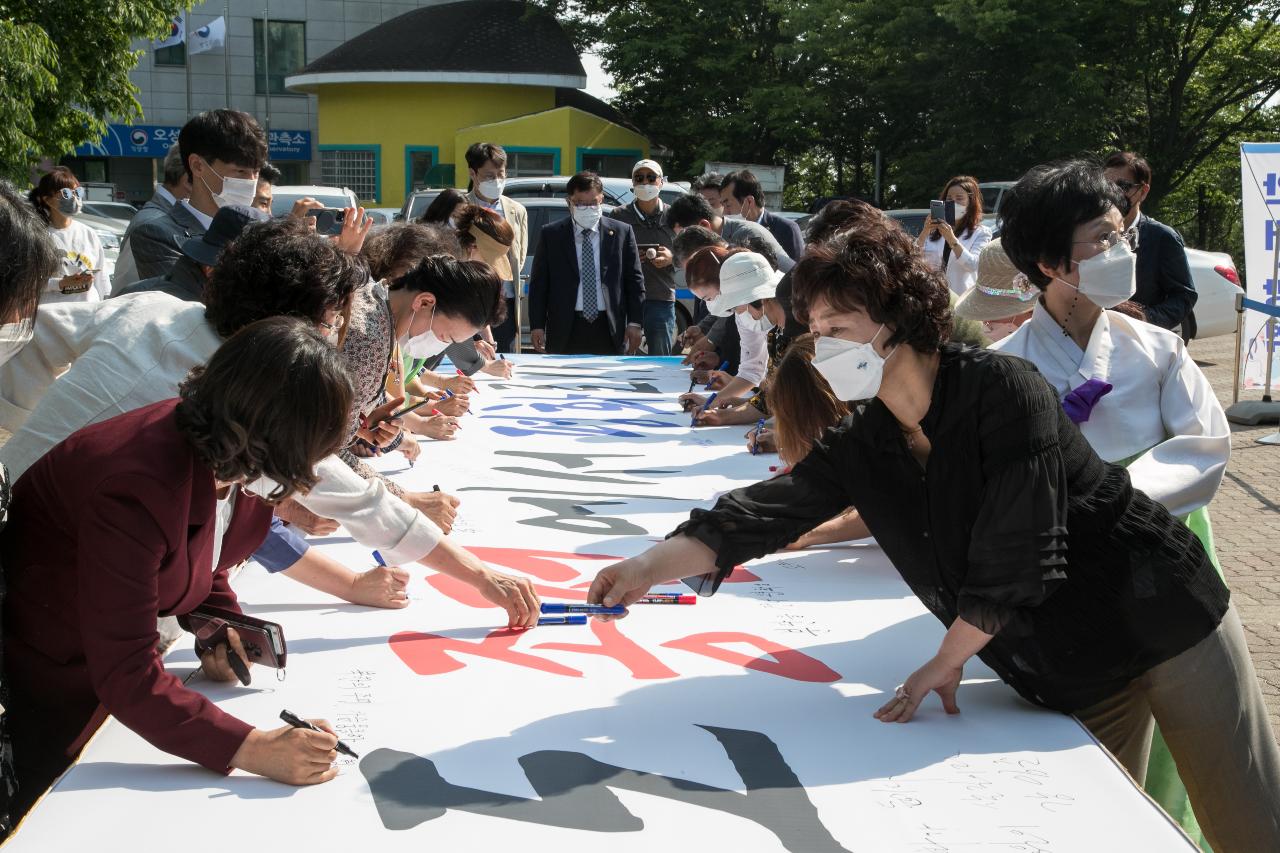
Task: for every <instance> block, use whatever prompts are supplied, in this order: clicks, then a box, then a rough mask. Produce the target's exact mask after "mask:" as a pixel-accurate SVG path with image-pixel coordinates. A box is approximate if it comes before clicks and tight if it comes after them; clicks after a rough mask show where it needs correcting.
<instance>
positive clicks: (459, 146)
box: [454, 107, 649, 187]
mask: <svg viewBox="0 0 1280 853" xmlns="http://www.w3.org/2000/svg"><path fill="white" fill-rule="evenodd" d="M473 142H496V143H498V144H499V145H501V146H503V147H505V148H546V149H554V150H555V151H558V152H559V155H560V160H559V162H560V174H562V175H572V174H573V173H574V172H576V171H577V170H578V162H577V156H578V149H579V148H602V149H609V150H611V151H617V150H629V151H639V152H640V156H642V157H648V156H649V140H648V139H645V138H644V137H643V136H641V135H640V134H638V133H636V132H634V131H631V130H628V129H627V128H625V127H622V126H621V125H616V124H614V123H612V122H609V121H606V120H604V119H602V118H600V117H598V116H594V115H591V114H590V113H587V112H583V111H582V110H579V109H574V108H572V107H560V108H559V109H554V110H549V111H547V112H544V113H538V114H537V115H531V116H522V117H520V118H514V119H509V120H507V121H500V122H494V123H493V124H486V125H480V126H478V127H466V128H463V129H462V130H459V131H458V135H457V137H456V138H455V140H454V150H455V151H457V152H458V168H457V170H456V172H455V173H454V177H455V179H456V181H457V184H458V186H459V187H465V186H466V185H467V167H466V164H465V163H464V162H463V161H462V153H463V152H465V151H466V150H467V146H469V145H471V144H472V143H473Z"/></svg>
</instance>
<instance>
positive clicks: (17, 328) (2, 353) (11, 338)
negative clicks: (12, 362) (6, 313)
mask: <svg viewBox="0 0 1280 853" xmlns="http://www.w3.org/2000/svg"><path fill="white" fill-rule="evenodd" d="M35 333H36V330H35V327H34V326H33V325H31V324H30V323H6V324H4V325H3V326H0V364H4V363H5V362H6V361H8V360H9V359H11V358H13V357H14V356H15V355H17V354H18V353H19V352H20V351H21V350H22V348H23V347H25V346H26V345H27V344H28V343H30V342H31V339H32V338H33V337H34V336H35Z"/></svg>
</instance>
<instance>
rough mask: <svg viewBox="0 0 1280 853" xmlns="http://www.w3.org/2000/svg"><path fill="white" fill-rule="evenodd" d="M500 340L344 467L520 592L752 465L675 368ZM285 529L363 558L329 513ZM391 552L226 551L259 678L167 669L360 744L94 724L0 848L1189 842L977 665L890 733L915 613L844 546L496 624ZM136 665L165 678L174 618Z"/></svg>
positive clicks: (763, 465) (762, 469)
mask: <svg viewBox="0 0 1280 853" xmlns="http://www.w3.org/2000/svg"><path fill="white" fill-rule="evenodd" d="M512 361H514V362H516V363H517V364H518V365H519V369H518V370H517V372H516V374H515V376H514V377H513V378H512V379H510V380H494V379H482V380H481V381H480V389H479V392H478V393H476V394H473V395H472V396H471V407H472V411H473V413H474V414H473V416H471V417H466V418H464V419H463V421H462V423H463V428H462V430H461V431H460V432H459V438H458V440H457V441H454V442H449V443H444V442H430V441H423V442H422V455H421V458H419V459H418V461H417V464H416V466H415V467H412V468H410V467H408V466H407V465H406V463H405V462H404V457H403V456H401V455H399V454H393V455H391V456H388V457H384V458H382V459H378V460H376V463H375V464H376V465H377V467H379V468H380V469H382V470H383V471H384V472H386V473H387V474H389V475H391V476H393V477H394V478H395V480H396V481H397V482H399V483H401V484H402V485H404V486H405V487H406V488H409V489H414V490H429V489H431V488H432V486H434V485H436V484H438V485H439V486H440V487H441V488H442V489H444V490H445V491H446V492H451V493H453V494H456V495H458V496H459V497H460V498H461V499H462V505H461V507H460V508H459V517H458V523H457V525H456V526H455V528H454V532H453V534H452V538H453V539H454V540H455V541H457V542H458V543H459V544H461V545H463V546H465V547H467V548H470V549H471V550H472V551H474V552H475V553H476V554H477V555H478V556H479V557H480V558H481V559H483V560H485V561H486V562H488V563H489V564H490V565H492V566H494V567H495V568H497V569H500V570H503V571H507V572H512V573H516V574H521V575H525V576H528V577H529V578H531V579H532V580H533V582H534V583H535V585H536V587H537V589H538V592H539V594H540V595H541V596H542V598H543V599H544V600H547V601H561V602H582V601H583V600H584V599H585V597H586V589H587V586H588V585H589V583H590V581H591V579H592V578H593V577H594V576H595V575H596V573H597V572H598V571H599V570H600V569H601V568H602V567H604V566H607V565H609V564H610V563H612V562H614V561H615V560H617V559H619V558H623V557H628V556H633V555H635V554H637V553H639V552H640V551H642V550H644V549H646V548H648V547H649V546H650V545H652V544H653V542H654V541H656V540H658V539H660V538H661V537H662V536H664V535H665V534H666V533H667V532H669V531H670V530H671V529H672V528H673V527H675V526H676V524H678V523H679V522H680V521H682V520H683V519H685V518H687V517H688V513H689V510H690V509H691V508H693V507H707V506H710V505H711V503H712V501H713V500H714V495H715V494H717V493H719V492H723V491H725V490H727V489H731V488H734V487H736V486H739V485H742V484H746V483H750V482H753V481H755V480H757V479H759V478H762V477H768V476H770V472H769V466H770V465H776V464H777V457H776V456H764V455H762V456H751V455H749V454H747V453H746V452H745V445H744V439H743V437H742V434H743V433H744V432H745V431H746V429H747V428H746V427H740V426H739V427H714V428H700V429H697V430H692V429H690V427H689V415H688V414H687V413H685V412H682V411H681V410H680V407H679V405H678V404H677V402H676V398H677V397H678V395H679V394H680V392H682V391H684V390H685V389H686V388H687V386H688V372H687V371H685V370H681V369H679V368H678V367H677V366H676V365H677V362H678V359H660V358H634V359H622V358H601V357H597V358H591V357H574V358H556V357H536V356H515V357H512ZM317 547H320V548H322V549H323V550H324V552H325V553H327V554H329V555H330V556H332V557H334V558H335V559H338V560H340V561H341V562H343V563H345V564H346V565H348V566H350V567H351V568H352V569H356V570H365V569H368V568H369V567H370V566H371V565H372V560H371V559H370V553H369V551H368V549H366V548H362V547H361V546H359V545H358V544H356V543H355V542H352V541H351V540H350V539H349V538H346V537H345V536H343V535H341V534H339V535H335V536H331V537H328V538H326V539H323V540H319V544H318V545H317ZM406 568H408V569H409V570H410V573H411V574H412V576H413V580H412V582H411V584H410V587H409V592H410V595H411V599H412V600H411V602H410V605H409V606H408V607H407V608H405V609H403V610H370V609H366V608H360V607H355V606H352V605H348V604H342V603H339V602H336V601H335V600H334V599H333V598H331V597H329V596H326V595H324V594H322V593H320V592H318V591H316V590H314V589H311V588H309V587H304V586H302V585H300V584H298V583H295V582H294V581H292V580H289V579H287V578H284V577H279V576H274V577H273V576H269V575H267V574H265V573H264V572H263V571H262V570H261V569H259V568H258V567H257V566H250V567H249V568H247V569H246V570H245V571H244V572H243V573H242V574H241V576H240V577H238V578H237V579H236V583H235V587H236V590H237V593H238V595H239V597H240V601H241V604H242V606H243V607H244V609H245V610H246V611H247V612H250V613H252V614H254V615H257V616H260V617H263V618H266V619H271V620H274V621H278V622H280V623H281V624H282V625H283V626H284V628H285V631H286V633H287V637H288V646H289V667H288V676H287V678H286V679H285V680H283V681H278V680H277V679H276V677H275V675H274V673H272V672H271V671H270V670H267V671H263V670H262V668H261V667H255V668H254V671H253V683H252V685H250V686H249V687H241V686H240V685H239V684H233V685H214V684H210V683H209V682H207V681H204V680H203V679H201V678H199V677H196V678H194V679H192V681H191V686H192V687H194V688H195V689H197V690H199V691H200V692H202V693H204V694H206V695H208V696H209V697H210V698H212V699H213V700H215V701H216V702H217V703H218V705H219V707H221V708H222V709H223V710H225V711H227V712H228V713H231V714H235V715H236V716H238V717H240V718H241V719H243V720H245V721H247V722H249V723H251V724H252V725H255V726H257V727H259V728H264V729H272V728H275V727H278V726H279V725H280V721H279V714H280V712H281V710H282V709H288V710H290V711H292V712H294V713H296V714H299V715H301V716H303V717H325V718H327V719H328V720H329V721H330V722H331V723H333V725H334V727H335V728H336V729H337V731H338V732H339V734H340V735H341V737H342V738H343V739H344V740H345V741H346V742H348V743H349V744H350V746H351V747H353V748H354V750H355V751H356V752H358V753H359V754H360V757H359V759H358V760H357V759H353V758H346V757H341V758H340V762H341V773H340V775H339V776H338V778H337V779H335V780H334V781H332V782H329V783H326V784H323V785H318V786H315V787H309V788H291V787H288V786H286V785H281V784H277V783H275V782H270V781H267V780H265V779H260V778H255V777H252V776H248V775H246V774H244V773H240V772H235V773H232V774H231V775H230V776H226V777H224V776H220V775H218V774H216V773H210V772H209V771H207V770H203V769H201V768H198V767H195V766H192V765H190V764H188V763H186V762H184V761H182V760H180V759H177V758H174V757H173V756H170V755H166V754H165V753H163V752H160V751H159V750H157V749H155V748H154V747H152V746H150V745H149V744H148V743H146V742H145V741H143V740H142V739H141V738H139V737H138V736H137V735H135V734H133V733H132V732H131V731H129V730H128V729H126V728H125V727H123V726H121V725H119V724H118V723H115V722H114V721H111V722H108V723H107V725H106V726H105V727H104V728H103V730H102V731H101V732H100V733H99V734H98V736H97V737H96V738H95V739H94V740H93V741H92V742H91V743H90V744H89V746H88V747H87V748H86V750H85V752H84V753H83V755H82V756H81V758H80V760H79V761H78V763H77V764H76V765H75V766H74V767H73V768H72V769H71V770H70V771H69V772H68V773H67V774H66V775H65V776H64V777H63V778H62V779H61V780H60V781H59V783H58V785H57V787H56V788H55V789H54V791H53V792H52V793H51V794H50V795H49V796H47V797H46V798H45V799H44V801H43V802H42V803H41V804H40V805H39V806H38V807H37V808H36V809H35V811H34V812H33V813H32V814H31V816H30V817H29V818H28V819H27V821H26V822H25V823H24V824H23V825H22V826H21V827H19V829H18V830H17V833H16V835H15V836H14V837H13V838H12V839H11V840H10V842H9V844H8V846H7V847H6V849H5V853H23V851H41V853H48V851H55V850H58V851H61V850H78V849H85V850H88V849H92V850H94V851H95V853H115V851H120V853H125V851H128V853H133V851H136V850H139V849H148V848H149V845H150V844H152V843H155V844H156V845H158V846H167V847H173V846H175V845H177V846H179V847H180V848H181V849H182V850H183V851H184V853H225V850H226V849H227V846H228V842H229V839H231V836H232V835H234V836H235V838H236V839H241V840H245V841H248V842H250V843H251V844H252V846H254V847H257V848H259V849H261V850H270V851H301V850H315V851H341V850H370V851H373V850H377V851H405V853H410V851H412V853H420V851H425V850H436V851H447V853H488V851H494V850H519V851H522V853H525V852H526V851H528V853H533V851H554V853H565V851H585V850H607V851H609V853H653V851H671V853H676V851H688V850H700V851H713V850H729V851H750V853H759V851H783V850H786V851H793V853H840V851H876V853H886V851H906V852H907V853H942V852H943V851H948V850H950V851H984V850H1009V851H1013V850H1023V851H1044V852H1045V853H1052V851H1069V850H1089V851H1097V853H1102V851H1132V850H1143V851H1155V850H1159V851H1169V850H1181V851H1186V853H1192V851H1193V850H1194V848H1193V846H1192V845H1191V844H1190V842H1189V841H1187V840H1186V837H1185V836H1184V835H1182V834H1181V833H1180V831H1179V830H1178V829H1176V828H1175V827H1174V826H1173V825H1172V824H1171V823H1170V822H1169V821H1168V819H1167V818H1166V817H1165V816H1164V814H1163V813H1162V812H1161V811H1160V810H1159V808H1158V807H1156V806H1155V805H1154V804H1153V803H1152V802H1151V801H1150V800H1148V799H1147V798H1146V797H1145V796H1144V795H1143V794H1142V792H1140V791H1139V790H1137V789H1136V788H1135V786H1134V784H1133V782H1132V781H1131V780H1130V779H1129V777H1128V776H1127V775H1126V774H1125V773H1124V771H1123V770H1121V769H1120V768H1119V767H1118V766H1117V765H1116V764H1115V762H1114V761H1113V760H1112V759H1111V758H1110V757H1109V756H1108V755H1107V754H1106V753H1105V752H1104V751H1103V750H1102V749H1101V748H1099V747H1098V746H1097V745H1096V743H1095V742H1094V741H1093V740H1092V739H1091V738H1090V736H1089V735H1088V733H1087V732H1086V731H1085V730H1084V729H1083V728H1082V727H1081V726H1080V725H1079V724H1078V723H1076V722H1075V721H1074V720H1073V719H1072V718H1070V717H1067V716H1064V715H1062V714H1057V713H1052V712H1049V711H1045V710H1042V709H1038V708H1034V707H1032V706H1031V705H1029V704H1027V703H1026V702H1024V701H1022V700H1020V699H1019V698H1018V697H1017V696H1016V695H1015V694H1014V692H1013V691H1012V690H1011V689H1009V688H1008V687H1006V686H1004V685H1003V684H1001V683H1000V682H999V681H998V680H996V678H995V677H994V675H993V673H992V672H991V671H990V670H989V669H988V668H987V667H985V666H983V665H982V664H981V663H980V662H979V661H978V660H977V659H974V660H973V661H972V662H971V663H970V664H969V665H968V666H967V667H966V669H965V676H966V680H965V682H964V685H963V686H962V687H961V689H960V691H959V694H958V703H959V706H960V708H961V709H962V711H963V713H961V714H959V715H955V716H949V715H947V714H946V713H944V712H943V710H942V707H941V704H940V703H939V702H938V700H937V699H936V698H930V699H929V700H927V701H926V702H925V703H924V704H923V705H922V706H921V710H920V712H919V714H918V716H917V717H916V719H914V720H913V721H912V722H910V723H908V724H906V725H899V724H885V723H881V722H878V721H877V720H875V719H874V718H873V717H872V712H873V711H874V710H875V709H876V708H877V707H879V706H880V705H881V704H883V703H884V702H885V701H886V698H887V697H889V696H892V695H893V690H894V688H895V687H896V686H897V685H898V684H899V683H901V682H902V680H903V679H904V678H906V676H907V675H909V674H910V673H911V672H913V671H914V670H915V669H916V668H917V667H919V666H920V664H921V663H923V662H924V661H926V660H928V659H929V658H930V657H932V656H933V654H934V653H935V652H936V651H937V649H938V644H939V642H940V641H941V639H942V637H943V633H944V630H943V627H942V625H941V624H940V623H939V622H938V620H937V619H935V618H934V617H933V616H932V615H930V614H929V613H928V612H927V611H926V610H925V608H924V607H923V606H922V605H921V604H920V602H919V600H918V599H917V598H916V597H915V596H914V595H912V594H911V591H910V590H909V589H908V588H907V586H906V585H905V584H904V583H903V582H902V580H901V578H900V576H899V575H898V573H897V572H896V571H895V570H894V569H893V568H892V567H891V566H890V565H889V564H888V562H887V560H886V559H885V557H884V555H883V553H882V552H881V551H880V549H879V548H878V547H876V545H875V544H874V543H872V542H861V543H851V544H847V545H843V546H837V547H831V548H824V549H819V550H812V551H804V552H786V553H782V554H777V555H774V556H771V557H767V558H765V559H762V560H759V561H756V562H753V563H751V564H750V565H748V566H740V567H738V568H737V569H736V570H735V571H734V573H733V574H732V575H730V577H729V578H728V579H727V580H726V582H725V584H724V586H723V587H722V588H721V590H720V592H719V593H717V594H716V595H715V596H714V597H712V598H703V599H699V600H698V601H697V603H696V604H695V605H636V606H634V607H633V608H632V610H631V613H630V615H628V616H627V618H625V619H623V620H621V621H618V622H609V623H604V622H593V623H592V624H589V625H580V626H578V625H573V626H559V627H540V628H536V629H534V630H532V631H524V632H518V631H508V630H506V629H504V628H500V627H497V626H498V625H499V624H505V619H500V616H501V613H500V611H497V610H495V609H494V608H493V607H490V606H487V605H486V602H485V601H484V600H483V599H480V598H479V597H478V596H477V594H476V592H475V591H474V590H473V589H472V588H471V587H469V586H466V585H464V584H462V583H460V582H458V581H454V580H452V579H450V578H447V577H444V576H442V575H438V574H434V573H432V572H429V571H427V570H426V569H424V568H423V567H422V566H419V565H412V566H407V567H406ZM661 589H662V591H668V592H688V590H687V588H685V587H683V586H682V585H680V584H671V585H668V586H664V587H662V588H661ZM166 663H167V665H168V666H169V667H170V669H171V670H177V671H183V670H186V671H190V670H193V669H194V668H195V665H196V659H195V655H194V654H193V653H192V651H191V643H190V640H189V638H188V639H186V640H182V641H179V648H178V649H177V650H176V651H174V652H173V653H171V654H170V655H169V657H168V659H167V661H166ZM229 833H230V834H229ZM147 838H151V839H153V840H155V839H167V840H166V841H165V842H163V845H162V844H161V842H160V841H153V842H147V841H146V839H147ZM232 843H234V841H233V842H232Z"/></svg>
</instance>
